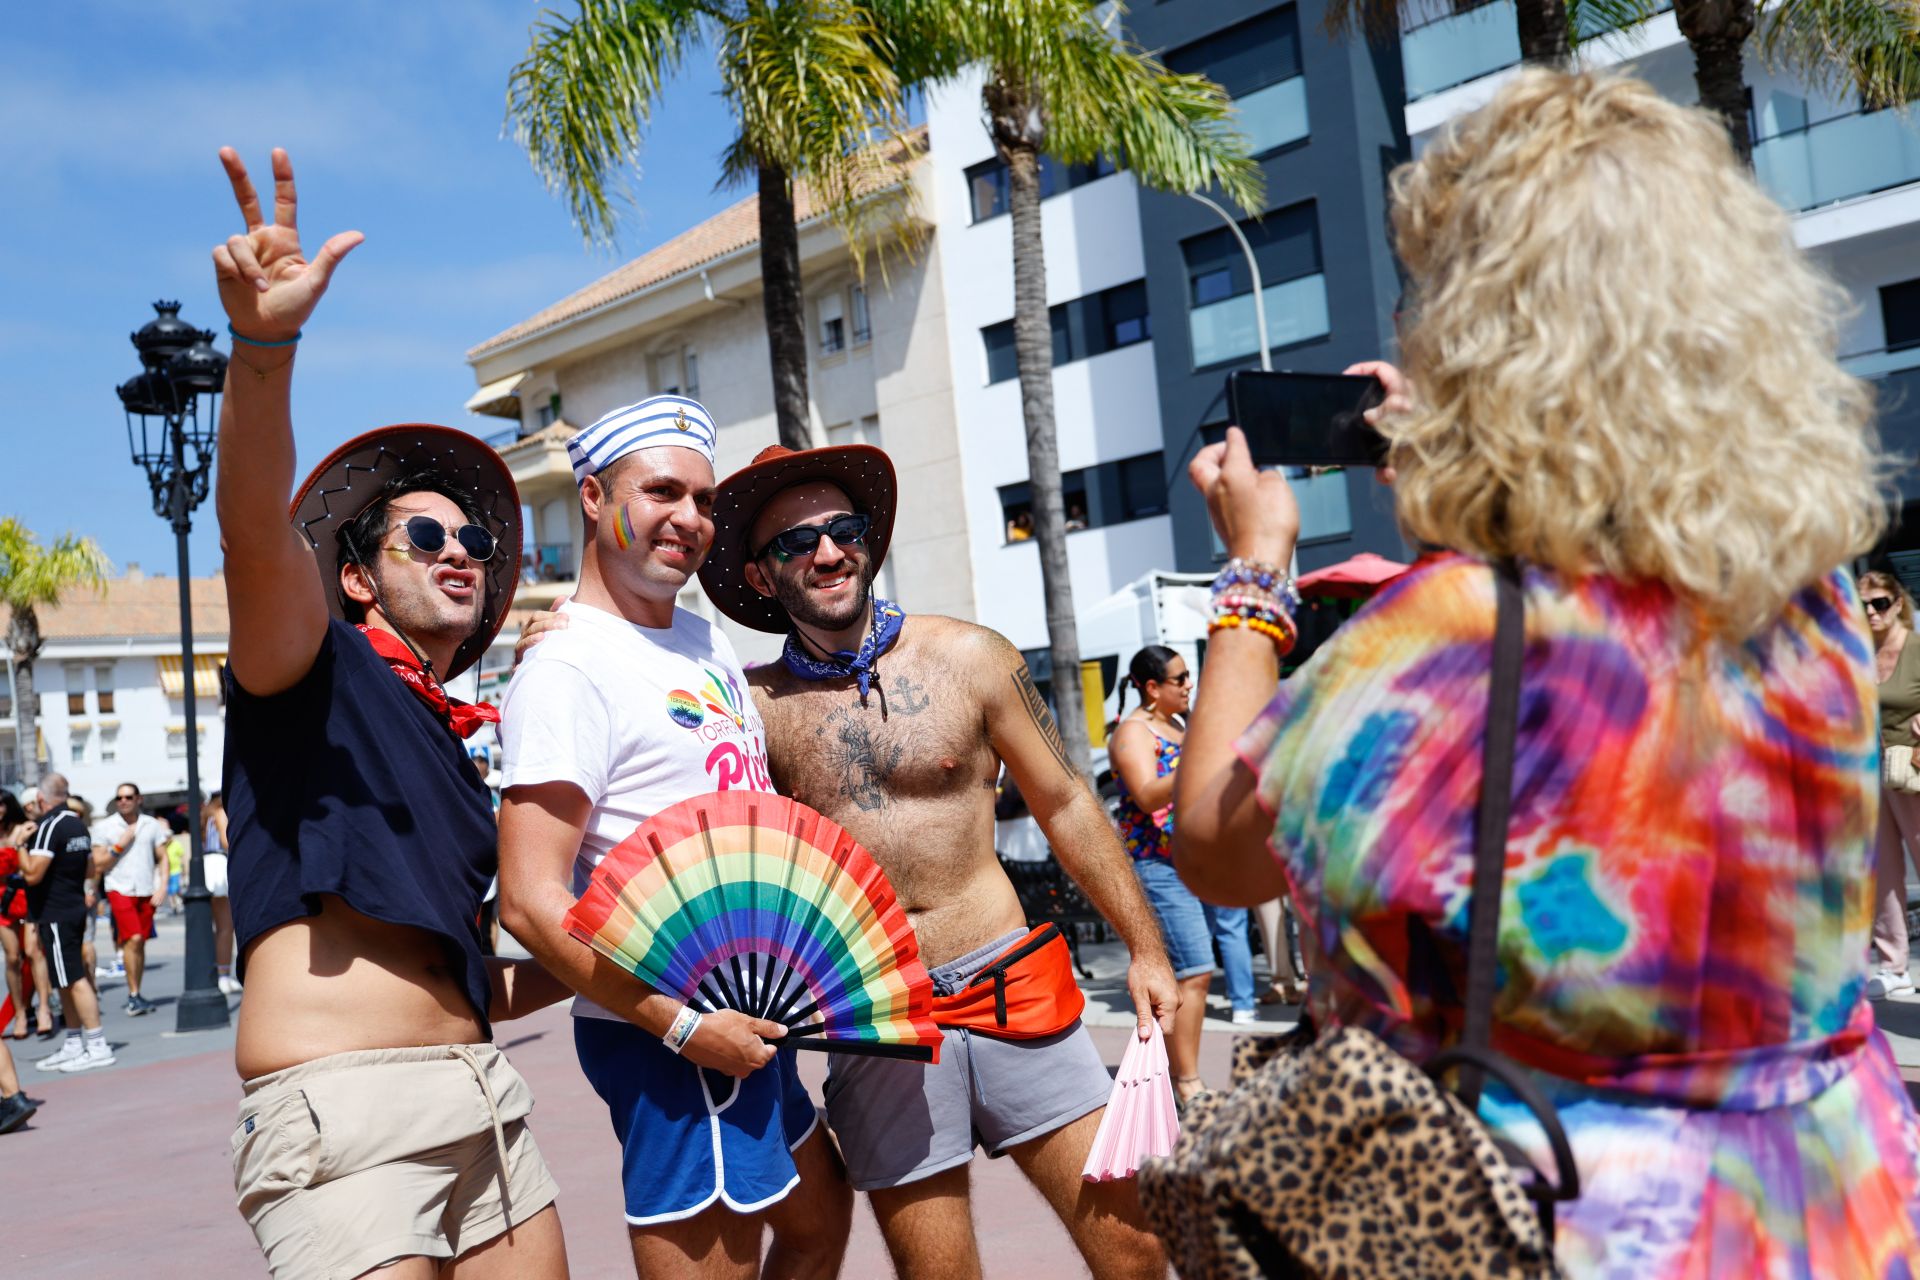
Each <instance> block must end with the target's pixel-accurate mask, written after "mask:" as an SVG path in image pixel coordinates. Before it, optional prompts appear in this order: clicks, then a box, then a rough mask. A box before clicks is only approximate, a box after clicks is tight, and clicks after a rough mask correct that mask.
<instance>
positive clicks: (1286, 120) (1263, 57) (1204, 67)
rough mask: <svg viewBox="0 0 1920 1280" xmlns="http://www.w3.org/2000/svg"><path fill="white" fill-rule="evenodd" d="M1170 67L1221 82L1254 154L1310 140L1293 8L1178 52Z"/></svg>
mask: <svg viewBox="0 0 1920 1280" xmlns="http://www.w3.org/2000/svg"><path fill="white" fill-rule="evenodd" d="M1166 62H1167V66H1168V67H1169V68H1170V69H1171V70H1174V71H1179V72H1184V73H1186V74H1189V75H1204V76H1207V77H1209V78H1210V79H1212V80H1213V81H1215V82H1216V83H1218V84H1219V86H1220V87H1221V88H1223V89H1225V90H1226V91H1227V95H1228V96H1229V97H1231V98H1232V99H1233V102H1234V107H1235V109H1236V111H1237V114H1238V121H1237V123H1238V124H1239V126H1240V131H1241V132H1242V133H1244V134H1245V135H1246V136H1247V143H1248V145H1249V147H1251V149H1252V151H1253V154H1255V155H1261V154H1264V153H1265V152H1268V151H1272V150H1275V149H1276V148H1278V147H1283V146H1285V145H1287V144H1288V143H1290V142H1298V141H1299V140H1300V139H1302V138H1304V137H1306V136H1307V82H1306V80H1305V79H1304V78H1303V77H1302V76H1301V74H1300V71H1301V67H1300V16H1299V13H1298V11H1297V10H1296V9H1295V8H1294V6H1292V5H1288V6H1287V7H1286V8H1284V9H1275V10H1273V11H1271V12H1269V13H1263V14H1261V15H1260V16H1259V17H1257V18H1252V19H1249V20H1248V21H1246V22H1241V23H1237V24H1235V25H1234V26H1231V27H1228V28H1227V29H1226V30H1224V31H1218V32H1215V33H1214V34H1213V35H1210V36H1206V37H1204V38H1202V39H1200V40H1196V41H1194V42H1193V43H1192V44H1190V45H1187V46H1186V47H1185V48H1181V49H1176V50H1174V51H1173V52H1171V53H1169V54H1168V55H1167V58H1166Z"/></svg>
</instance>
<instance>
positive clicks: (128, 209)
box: [0, 0, 746, 574]
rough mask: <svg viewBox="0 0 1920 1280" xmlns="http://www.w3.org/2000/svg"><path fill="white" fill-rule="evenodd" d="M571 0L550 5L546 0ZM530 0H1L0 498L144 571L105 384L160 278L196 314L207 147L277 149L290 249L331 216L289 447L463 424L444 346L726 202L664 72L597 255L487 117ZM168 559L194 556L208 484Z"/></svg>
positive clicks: (698, 132)
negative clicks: (180, 547)
mask: <svg viewBox="0 0 1920 1280" xmlns="http://www.w3.org/2000/svg"><path fill="white" fill-rule="evenodd" d="M559 7H563V8H565V9H568V10H571V8H572V6H571V5H570V4H564V3H563V2H562V3H561V4H560V5H559ZM539 12H540V8H539V6H536V5H534V4H530V3H525V2H524V0H464V2H461V3H454V2H453V0H410V2H409V3H406V4H391V3H375V2H372V0H329V2H328V3H324V4H323V3H317V2H308V0H302V2H299V3H279V4H271V5H262V4H257V3H256V4H240V3H233V2H231V0H72V2H71V3H66V4H60V5H36V6H22V7H19V8H18V9H17V10H16V11H15V12H13V13H11V14H10V15H9V18H8V22H7V26H6V29H5V31H4V34H0V184H3V185H4V193H3V194H0V375H3V376H4V379H5V384H6V399H7V401H8V403H9V404H10V405H11V406H12V410H11V413H10V414H9V416H8V418H7V420H6V425H5V426H4V428H0V444H3V445H4V448H3V449H0V515H16V516H19V517H20V518H22V519H24V520H25V521H26V523H27V524H28V525H29V526H30V527H31V528H33V529H34V530H36V531H37V532H38V533H40V534H41V535H42V537H43V538H50V537H52V536H55V535H57V534H59V533H61V532H63V531H66V530H69V529H70V530H73V531H75V532H78V533H84V534H87V535H90V536H92V537H94V538H95V539H97V540H98V541H99V542H100V544H101V545H102V546H103V547H104V548H105V549H106V551H107V554H108V555H109V556H111V557H112V558H113V561H114V563H115V565H116V567H124V566H125V564H126V563H127V562H129V561H137V562H139V563H140V564H141V566H142V568H143V569H145V570H147V571H148V572H156V571H157V572H165V573H169V574H170V573H172V572H173V567H174V549H173V539H172V536H171V534H170V532H169V531H168V529H167V526H166V525H165V523H164V522H162V521H161V520H160V519H159V518H157V517H156V516H155V515H154V514H153V511H152V507H151V501H150V498H149V494H148V490H147V486H146V481H145V478H144V476H143V474H142V473H141V472H140V471H139V470H138V469H137V468H136V467H135V466H134V465H133V464H132V462H131V461H130V460H129V457H128V453H127V446H126V428H125V420H124V418H123V417H122V415H121V412H120V406H119V402H118V400H117V399H116V398H115V397H114V394H113V389H114V387H115V386H116V385H117V384H118V383H120V382H121V381H124V380H125V379H126V378H128V377H130V376H131V375H132V374H134V373H136V372H138V371H139V362H138V359H137V357H136V356H135V353H134V350H133V347H132V346H131V345H130V344H129V343H128V342H127V335H128V334H129V333H130V332H131V331H132V330H134V329H136V328H138V327H139V326H140V325H142V324H144V323H145V322H146V320H147V319H148V318H150V317H151V316H152V314H153V312H152V309H151V307H150V306H149V304H150V303H151V302H152V301H153V300H154V299H156V298H177V299H179V300H180V301H181V302H182V304H183V308H182V315H183V316H184V318H186V319H187V320H189V321H191V322H193V323H194V324H197V325H199V326H200V327H202V328H210V329H216V330H219V331H220V335H221V336H220V340H219V341H218V343H217V344H216V345H218V346H219V347H220V348H221V349H222V350H226V349H227V348H228V346H229V343H228V341H227V339H226V335H225V324H226V321H225V316H224V314H223V313H222V312H221V310H220V305H219V301H218V299H217V297H216V295H215V292H214V288H213V271H212V266H211V263H210V260H209V257H208V253H209V250H210V249H211V248H212V246H213V245H214V244H215V243H217V242H219V241H220V240H223V239H225V238H226V236H228V235H229V234H231V233H233V232H235V231H238V230H240V229H241V223H240V221H239V215H238V213H237V211H236V209H235V207H234V204H233V199H232V195H231V193H230V191H229V188H228V186H227V183H226V180H225V178H224V176H223V174H222V172H221V169H220V163H219V159H218V156H217V154H216V152H217V149H218V148H219V147H220V146H221V145H222V144H232V145H233V146H235V147H237V148H239V150H240V152H241V154H242V156H243V157H244V158H245V159H246V161H247V165H248V167H249V169H251V170H252V171H253V172H254V173H255V174H256V176H258V175H261V174H264V173H266V172H267V166H268V160H267V155H268V149H269V148H270V147H273V146H276V145H277V146H284V147H286V148H287V149H288V151H289V152H290V153H291V154H292V157H293V163H294V169H295V173H296V176H297V178H298V181H299V186H300V226H301V233H302V237H303V239H304V240H305V242H306V244H307V245H308V247H309V249H311V248H313V247H315V246H317V245H318V244H319V242H320V241H321V240H322V239H324V238H325V237H326V236H327V235H329V234H331V233H333V232H335V231H341V230H346V229H349V228H358V229H359V230H361V231H364V232H365V233H366V236H367V241H366V243H365V244H363V245H362V246H361V247H360V248H359V249H357V250H355V252H354V253H353V255H352V256H351V257H350V258H349V259H348V260H347V261H346V262H345V263H344V264H342V266H341V268H340V270H339V271H338V272H337V273H336V274H335V276H334V283H333V287H332V290H331V291H330V292H329V293H328V295H327V297H326V298H325V299H324V300H323V301H322V303H321V305H320V309H319V311H318V312H317V313H316V315H315V317H314V320H313V322H312V323H311V324H310V325H309V326H308V328H307V338H306V341H305V342H304V343H303V344H302V348H301V355H300V365H299V370H298V375H297V377H296V380H295V387H294V422H295V432H296V436H297V439H298V444H299V449H300V455H301V458H302V461H303V464H304V463H307V462H312V461H317V460H318V459H319V457H320V456H321V455H322V454H323V453H324V452H325V451H326V449H327V448H329V447H331V446H332V445H333V444H336V443H338V442H339V441H341V440H343V439H345V438H347V437H348V436H350V435H352V434H355V433H357V432H359V431H362V430H365V429H367V428H369V427H373V426H378V425H381V424H383V423H387V422H404V421H429V422H444V423H447V424H449V425H452V426H457V427H461V428H463V429H466V430H470V431H474V432H476V433H477V434H487V433H489V432H491V431H494V430H498V429H499V428H500V427H502V426H504V425H505V424H503V423H501V422H500V420H498V419H493V418H475V417H471V416H469V415H468V414H467V413H466V412H465V410H464V409H463V408H462V407H461V406H462V404H463V402H464V401H465V400H466V398H467V396H468V395H469V394H471V392H472V390H473V385H474V384H473V378H472V374H471V371H470V370H469V369H468V368H467V365H466V363H465V360H464V359H463V356H464V353H465V352H466V350H467V348H468V347H470V346H472V345H474V344H475V343H478V342H480V341H482V340H483V339H485V338H487V337H489V336H491V335H492V334H494V333H496V332H498V331H499V330H501V329H504V328H506V327H507V326H508V325H510V324H512V323H514V322H515V321H517V320H520V319H522V318H524V317H526V316H527V315H530V314H531V313H532V312H534V311H536V310H538V309H539V308H540V307H542V306H544V305H546V304H547V303H548V302H551V301H553V300H555V299H557V298H559V297H561V296H563V295H565V294H566V293H569V292H571V291H572V290H574V289H576V288H578V287H579V286H581V285H582V284H585V283H586V282H588V281H589V280H591V279H593V278H595V277H596V276H599V275H602V274H604V273H605V272H607V271H609V270H611V269H612V268H613V267H614V266H616V265H617V264H618V263H619V262H620V261H622V260H624V259H625V258H627V257H631V256H633V255H634V254H636V253H638V252H640V251H642V250H644V249H646V248H648V247H650V246H652V245H654V244H657V243H659V242H660V241H662V240H664V239H667V238H668V237H670V236H672V235H674V234H676V233H678V232H680V231H682V230H684V229H686V228H687V227H689V226H691V225H693V224H694V223H696V222H698V221H700V220H701V219H703V218H705V217H708V216H709V215H711V214H713V213H715V212H717V211H718V210H720V209H722V208H724V207H725V206H726V205H728V204H730V203H732V202H733V201H734V200H736V199H739V198H740V196H741V195H744V194H746V193H745V192H731V191H730V192H715V191H714V190H713V184H714V180H715V177H716V176H717V174H718V172H719V155H720V152H721V150H722V149H723V148H724V147H725V145H726V143H727V141H728V139H729V138H730V136H731V123H730V121H729V119H728V116H727V111H726V108H725V105H724V103H723V102H722V101H721V100H720V98H719V97H718V96H717V93H718V80H717V77H716V76H715V74H714V71H713V64H712V61H711V59H710V58H708V57H706V56H705V55H704V54H703V55H701V56H700V57H697V58H695V59H692V60H690V61H689V63H688V64H687V65H686V66H685V67H684V68H683V70H682V72H681V74H680V76H679V78H678V79H677V80H676V81H675V82H674V83H673V84H672V85H671V87H670V89H669V91H668V95H667V97H666V100H665V102H664V103H663V107H662V110H661V111H659V112H658V113H657V114H656V115H655V117H654V121H653V126H652V131H651V136H650V138H649V141H648V143H647V148H646V151H645V154H644V156H643V159H642V167H641V171H640V173H639V174H638V176H637V180H636V181H635V182H634V184H633V189H634V192H635V195H636V202H637V203H636V207H635V208H634V209H633V210H632V211H631V212H630V214H629V216H628V217H627V218H626V220H625V222H624V225H623V231H622V238H621V241H620V245H619V247H618V250H617V251H616V253H615V254H614V255H612V256H609V255H608V254H606V253H605V252H591V251H589V250H587V249H586V248H585V247H584V246H583V244H582V242H581V240H580V237H579V235H578V234H577V233H576V232H575V230H574V228H573V226H572V223H571V222H570V221H569V219H568V217H567V212H566V208H565V206H564V204H563V203H561V202H560V201H559V200H557V199H555V198H554V197H551V196H549V195H548V194H547V192H546V190H545V189H544V187H543V186H542V185H541V183H540V181H539V179H538V178H536V177H535V176H534V173H533V171H532V169H531V168H530V167H529V165H528V163H527V160H526V157H525V155H524V154H523V153H522V152H521V151H520V149H519V148H518V147H517V146H515V145H514V144H513V143H512V142H511V141H510V140H508V139H507V138H505V137H503V135H502V128H501V123H502V119H503V116H504V106H505V97H506V82H507V74H508V71H509V69H510V68H511V67H512V66H513V65H514V64H515V63H516V62H517V61H518V60H519V59H520V57H521V55H522V54H523V53H524V51H525V49H526V46H527V41H528V34H527V32H528V27H529V25H530V24H531V23H532V22H533V21H534V20H535V18H536V17H537V16H538V15H539ZM194 525H195V527H194V533H193V539H192V553H193V570H194V572H195V573H196V574H204V573H207V572H210V571H211V570H212V568H213V567H214V565H215V564H216V563H217V559H218V535H217V533H216V532H215V529H214V519H213V503H212V501H211V500H210V499H209V501H208V502H207V503H206V504H205V505H203V506H202V507H201V508H200V510H199V511H198V512H196V513H195V520H194Z"/></svg>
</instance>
